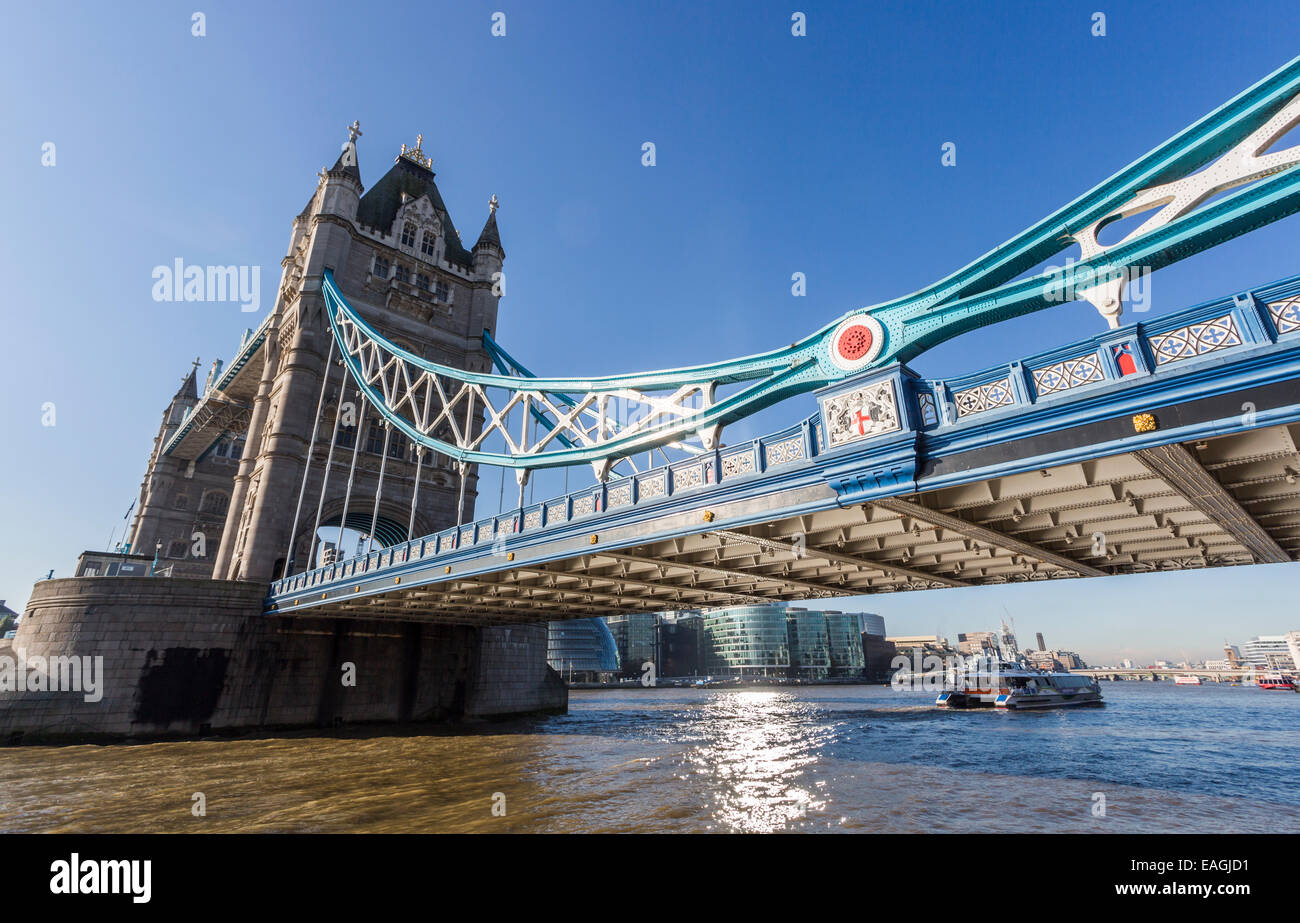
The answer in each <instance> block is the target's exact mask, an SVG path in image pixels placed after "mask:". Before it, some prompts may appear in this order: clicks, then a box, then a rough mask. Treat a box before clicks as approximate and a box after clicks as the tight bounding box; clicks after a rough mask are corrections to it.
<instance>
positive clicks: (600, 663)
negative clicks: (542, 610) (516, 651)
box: [546, 618, 618, 677]
mask: <svg viewBox="0 0 1300 923" xmlns="http://www.w3.org/2000/svg"><path fill="white" fill-rule="evenodd" d="M546 662H547V663H548V664H550V666H551V669H553V670H555V672H557V673H559V674H560V675H561V676H564V677H568V676H570V675H576V674H579V673H581V674H583V675H584V677H586V676H587V675H589V674H593V673H616V672H617V671H618V649H617V648H616V647H615V646H614V636H613V635H612V634H610V631H609V626H607V625H606V624H605V620H604V619H599V618H595V619H571V620H566V621H561V622H550V623H548V625H547V634H546Z"/></svg>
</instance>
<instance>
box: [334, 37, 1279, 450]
mask: <svg viewBox="0 0 1300 923" xmlns="http://www.w3.org/2000/svg"><path fill="white" fill-rule="evenodd" d="M1297 94H1300V57H1298V58H1296V59H1294V60H1292V61H1290V62H1289V63H1287V64H1286V65H1284V66H1283V67H1281V68H1279V69H1278V70H1277V71H1275V72H1274V73H1272V74H1270V75H1269V76H1268V77H1266V78H1264V79H1263V80H1261V81H1260V82H1259V83H1257V84H1255V85H1254V86H1252V87H1250V88H1249V89H1247V90H1245V91H1244V92H1242V93H1241V94H1239V95H1238V96H1236V97H1235V98H1233V99H1232V100H1230V101H1228V102H1227V103H1225V104H1224V105H1222V106H1220V107H1219V108H1218V109H1216V110H1214V111H1213V112H1211V113H1210V114H1208V115H1206V116H1205V117H1204V118H1202V119H1200V120H1199V121H1198V122H1196V123H1195V124H1193V125H1191V126H1189V127H1188V128H1186V129H1184V130H1183V131H1182V132H1180V133H1179V134H1177V135H1176V136H1174V137H1173V138H1171V139H1169V140H1168V141H1166V142H1165V143H1163V144H1161V145H1160V146H1158V147H1157V148H1155V149H1154V150H1152V151H1151V152H1149V153H1148V154H1146V155H1145V156H1143V157H1141V158H1139V159H1138V160H1136V161H1134V162H1133V163H1131V164H1130V165H1129V166H1127V167H1125V168H1124V169H1123V170H1121V171H1119V172H1118V173H1116V174H1115V175H1114V176H1112V177H1110V178H1109V179H1107V180H1105V181H1103V182H1102V183H1100V184H1098V185H1097V186H1096V187H1094V188H1093V189H1092V190H1090V191H1089V192H1087V193H1085V194H1084V195H1082V196H1080V197H1079V198H1077V199H1075V200H1074V201H1073V202H1071V203H1069V204H1068V205H1066V206H1064V207H1063V208H1061V209H1059V210H1057V211H1056V212H1054V213H1052V214H1050V215H1048V216H1047V217H1046V218H1044V219H1042V220H1041V221H1039V222H1038V223H1037V224H1035V225H1033V226H1032V227H1030V228H1028V229H1026V230H1025V231H1023V232H1021V233H1020V234H1018V235H1016V236H1015V237H1013V238H1012V239H1011V240H1008V241H1007V242H1005V243H1003V244H1002V245H1001V246H999V247H997V248H995V249H994V250H992V251H990V252H989V253H987V254H985V255H984V256H982V257H980V258H979V259H977V260H975V261H974V262H972V263H970V264H969V265H967V266H965V267H963V268H962V269H960V270H958V271H957V272H955V273H953V274H951V275H949V276H947V277H945V278H944V279H941V280H939V281H937V282H935V283H933V284H932V285H930V286H927V287H926V288H924V289H921V290H919V291H917V292H914V293H912V294H911V295H907V296H904V297H902V298H898V299H895V300H893V301H888V302H884V303H882V304H879V305H876V306H873V307H870V308H865V309H861V310H859V311H854V312H849V313H848V314H846V315H844V316H843V317H841V318H838V319H836V320H835V321H832V322H831V323H829V324H827V325H826V326H824V327H822V328H821V329H820V330H818V331H816V332H815V333H813V334H811V335H810V336H808V337H805V338H804V339H802V340H800V341H798V342H796V343H793V344H791V345H789V346H786V347H783V348H780V349H777V350H773V351H771V352H767V353H763V354H760V355H756V356H748V357H744V358H739V359H730V360H726V361H723V362H717V363H710V364H706V365H699V366H692V367H688V368H679V369H668V370H662V371H655V372H643V373H637V374H632V375H610V376H598V377H593V378H573V377H536V376H532V375H530V374H529V373H528V372H527V371H526V370H525V369H524V368H523V367H522V366H520V365H518V363H515V362H514V360H512V359H510V358H509V357H508V355H506V354H504V351H502V350H500V349H499V347H498V348H497V349H496V350H494V349H492V346H495V345H496V344H495V343H494V342H493V343H491V344H490V345H489V340H490V338H488V339H485V345H487V346H488V348H489V352H490V353H491V354H492V355H493V358H494V360H496V361H497V362H498V367H500V368H502V370H503V371H508V367H507V366H513V367H514V369H515V371H516V372H517V373H518V374H517V375H510V374H499V375H493V374H481V373H472V372H465V371H462V370H459V369H454V368H451V367H448V366H442V365H439V364H437V363H431V362H428V361H427V360H424V359H422V358H421V357H419V356H415V355H414V354H411V353H409V352H407V351H405V350H402V349H401V348H400V347H397V346H396V345H394V344H392V343H391V342H389V341H387V340H386V339H385V338H384V337H382V336H381V335H380V334H379V333H378V332H377V331H375V330H374V329H373V328H372V327H370V326H369V325H368V324H366V322H365V321H364V320H363V319H362V318H361V317H360V315H359V314H357V312H356V311H355V310H354V309H353V308H352V307H351V305H349V304H348V302H347V300H346V299H345V298H344V296H343V294H342V292H341V291H339V289H338V287H337V285H336V283H335V281H334V279H333V276H332V275H331V274H330V273H329V272H328V271H327V272H326V273H325V277H324V282H323V286H322V288H323V291H324V294H325V298H326V301H327V304H328V306H329V308H330V311H329V314H330V322H331V327H332V329H333V331H334V333H335V336H336V337H338V338H339V342H340V344H341V345H342V344H343V342H344V338H343V336H342V334H341V326H342V322H343V321H345V320H346V321H347V322H348V323H351V324H353V325H355V326H356V328H357V329H359V330H361V331H364V333H365V335H366V336H367V337H369V338H371V340H372V341H373V342H374V343H375V344H377V345H378V346H379V347H380V349H381V350H382V351H383V352H384V353H385V354H387V355H389V356H391V357H394V358H396V359H400V360H401V361H402V362H403V363H406V364H407V365H408V366H409V367H411V368H412V369H415V370H422V371H425V372H431V373H433V374H436V375H438V376H440V377H442V378H443V379H445V380H448V381H450V382H459V383H462V384H467V385H473V386H478V387H481V388H499V389H502V390H504V391H506V392H514V393H519V392H531V393H533V394H536V395H548V396H552V397H554V398H555V400H556V402H557V403H558V404H560V405H563V406H566V407H569V408H572V407H573V406H574V405H575V401H578V400H581V399H583V398H584V397H590V396H591V395H593V394H596V395H614V394H616V393H619V392H639V393H643V394H656V393H658V394H662V393H664V392H671V391H674V390H676V389H679V388H682V387H684V386H688V385H726V384H735V383H742V382H748V383H749V384H747V385H746V387H744V388H742V389H740V390H738V391H737V392H736V393H734V394H731V395H729V396H727V397H725V398H723V399H721V400H718V401H717V402H715V403H711V404H709V405H708V406H707V407H704V408H702V409H701V410H700V411H699V412H698V413H693V414H691V415H690V416H689V417H688V418H684V419H680V420H676V421H667V422H665V423H663V424H662V425H659V426H655V427H649V428H643V429H639V430H637V431H636V432H634V433H631V434H630V435H627V436H617V435H616V436H614V437H613V438H608V439H602V440H600V441H598V442H597V443H595V444H589V445H582V444H579V443H577V442H574V441H572V440H571V439H569V438H566V437H565V436H564V434H563V433H560V434H558V435H555V436H553V437H552V438H553V440H554V441H555V442H557V443H559V445H560V448H556V449H548V448H546V447H545V445H542V446H540V447H539V448H538V449H536V450H530V451H525V452H518V453H500V452H488V451H483V450H481V449H478V448H473V447H468V448H467V447H464V446H460V445H454V444H451V443H448V442H446V441H444V440H440V439H436V438H434V437H432V436H431V435H427V434H426V433H424V432H422V431H421V429H420V428H419V427H417V426H416V425H415V424H414V423H412V422H411V421H408V420H407V419H405V418H404V417H403V416H402V415H401V414H400V413H398V412H397V411H395V410H393V409H392V408H390V407H389V406H387V403H386V401H385V400H384V398H383V395H382V394H381V393H380V392H379V391H378V390H376V389H375V388H374V387H373V386H372V385H370V384H367V383H366V382H364V381H363V380H362V375H361V368H360V362H359V360H358V358H357V357H356V356H354V355H351V354H350V353H349V351H348V350H347V349H346V348H345V349H344V350H343V355H344V361H345V362H346V363H347V364H348V367H349V369H350V370H351V372H352V374H353V377H354V378H355V379H356V380H357V381H358V383H359V384H360V386H361V387H362V389H363V390H364V391H366V393H367V396H368V397H369V398H370V400H371V401H372V402H374V404H375V405H376V406H377V408H378V409H379V411H380V412H381V414H382V415H383V416H384V417H385V418H386V419H387V420H389V421H390V422H391V423H392V424H393V425H394V426H396V427H397V428H398V429H399V430H401V431H402V432H403V433H404V434H405V435H407V436H408V437H409V438H411V439H412V440H414V441H415V442H417V443H419V444H421V445H424V446H425V447H427V448H430V449H433V450H435V451H437V452H440V453H443V454H445V455H448V456H450V457H452V458H457V459H460V460H462V461H466V462H470V463H485V464H492V465H498V466H503V467H510V468H523V469H532V468H544V467H556V466H562V465H572V464H579V463H584V462H588V463H592V462H599V461H601V460H605V459H610V458H617V457H622V456H626V455H631V454H633V453H636V452H641V451H645V450H647V449H651V448H655V447H658V446H662V445H665V444H667V443H669V442H673V441H676V440H680V439H682V438H684V437H686V436H688V435H690V434H692V433H694V432H702V431H705V430H707V429H708V428H709V427H715V426H721V425H725V424H727V423H731V422H734V421H735V420H738V419H741V418H743V417H745V416H748V415H750V414H752V413H754V412H756V411H758V410H761V409H762V408H764V407H768V406H770V405H772V404H775V403H777V402H779V401H781V400H784V399H785V398H787V397H790V396H792V395H795V394H799V393H804V392H807V391H811V390H814V389H816V388H818V387H821V386H823V385H825V384H828V383H830V382H833V381H837V380H840V379H842V378H845V377H847V376H848V375H850V374H857V373H859V372H861V371H863V370H865V369H868V368H874V367H879V366H882V365H885V364H888V363H891V362H895V361H908V360H910V359H911V358H913V357H915V356H916V355H919V354H920V353H921V352H923V351H925V350H926V349H929V348H931V347H933V346H935V345H937V344H938V343H941V342H943V341H945V340H948V339H950V338H952V337H955V336H958V335H960V334H962V333H964V332H967V331H969V330H972V329H974V328H977V327H981V326H985V325H988V324H993V323H998V322H1000V321H1003V320H1008V319H1010V318H1013V317H1017V316H1020V315H1023V314H1027V313H1031V312H1034V311H1039V310H1043V309H1044V308H1049V307H1055V306H1058V305H1060V304H1062V303H1063V301H1062V299H1060V298H1056V299H1053V298H1052V297H1051V296H1050V294H1049V293H1050V292H1052V291H1058V290H1059V289H1060V288H1061V287H1062V286H1064V287H1065V289H1066V290H1067V291H1075V290H1076V289H1078V288H1083V287H1086V284H1095V283H1096V282H1097V281H1099V280H1103V279H1107V278H1113V277H1115V276H1117V275H1118V274H1121V273H1123V272H1126V271H1129V270H1133V269H1139V270H1141V269H1150V270H1155V269H1159V268H1161V267H1163V266H1166V265H1169V264H1171V263H1173V262H1176V261H1178V260H1181V259H1184V258H1186V257H1188V256H1191V255H1193V254H1195V253H1199V252H1201V251H1203V250H1206V249H1210V248H1212V247H1214V246H1217V245H1218V244H1221V243H1223V242H1225V241H1227V240H1230V239H1232V238H1234V237H1237V236H1239V235H1241V234H1244V233H1246V232H1248V231H1250V230H1253V229H1255V228H1258V227H1262V226H1263V225H1266V224H1269V223H1271V222H1273V221H1276V220H1279V219H1281V218H1283V217H1286V216H1288V215H1291V214H1294V213H1296V212H1297V211H1300V164H1297V165H1292V166H1288V167H1287V168H1285V169H1282V170H1280V171H1278V172H1275V173H1274V174H1273V175H1271V176H1264V177H1263V178H1258V179H1255V180H1251V181H1249V182H1248V184H1247V185H1245V186H1244V188H1241V189H1239V190H1238V191H1237V192H1235V193H1232V194H1229V195H1225V196H1223V197H1222V198H1219V199H1217V200H1214V201H1211V202H1210V203H1209V204H1206V205H1203V206H1201V207H1200V208H1197V209H1196V210H1195V211H1191V212H1190V213H1188V214H1184V215H1182V217H1179V218H1176V219H1174V220H1172V221H1170V222H1168V223H1167V224H1164V225H1163V226H1159V227H1156V228H1154V229H1152V230H1149V231H1146V232H1144V233H1142V234H1140V235H1135V236H1131V237H1130V238H1128V239H1126V240H1124V241H1123V242H1122V243H1120V244H1118V245H1115V246H1111V247H1109V248H1106V249H1105V250H1104V251H1103V252H1102V253H1100V254H1098V255H1097V256H1094V257H1093V258H1091V259H1088V260H1083V261H1080V262H1078V263H1075V264H1073V265H1072V266H1070V267H1068V268H1067V269H1065V270H1063V271H1060V272H1056V273H1043V274H1040V275H1038V276H1034V277H1031V278H1027V279H1022V280H1019V281H1011V282H1009V281H1007V280H1009V279H1014V278H1015V277H1016V276H1018V275H1020V274H1021V273H1023V272H1024V271H1025V270H1027V269H1029V268H1030V267H1032V266H1035V265H1038V264H1040V263H1042V262H1043V261H1045V260H1047V259H1049V258H1051V257H1053V256H1054V255H1057V254H1059V253H1061V252H1062V251H1063V250H1065V249H1066V248H1068V247H1070V246H1072V245H1073V244H1074V236H1073V235H1075V234H1078V233H1080V232H1081V231H1084V230H1085V229H1088V228H1089V227H1091V226H1093V225H1094V224H1096V223H1097V222H1102V223H1103V224H1104V223H1105V222H1106V221H1107V219H1110V218H1111V217H1112V216H1116V217H1117V216H1118V215H1119V214H1122V213H1123V209H1124V208H1125V206H1126V205H1128V204H1129V203H1131V202H1133V200H1134V199H1135V197H1136V196H1137V195H1138V194H1140V193H1141V192H1142V191H1144V190H1149V189H1151V188H1152V187H1154V186H1159V185H1161V184H1164V183H1168V182H1171V181H1173V180H1178V179H1181V178H1184V177H1187V176H1189V175H1190V174H1193V173H1195V172H1196V171H1197V170H1198V169H1200V168H1201V167H1203V166H1205V165H1206V164H1209V163H1211V162H1212V161H1214V160H1215V159H1217V158H1219V157H1220V156H1221V155H1223V154H1224V153H1225V152H1227V151H1230V150H1231V149H1233V148H1234V147H1236V146H1237V145H1238V144H1240V143H1241V142H1242V141H1243V140H1244V139H1246V138H1247V137H1248V136H1249V135H1251V134H1252V133H1253V132H1255V131H1256V130H1257V129H1259V128H1260V127H1261V126H1263V125H1265V123H1267V122H1268V121H1269V120H1270V119H1273V118H1274V117H1275V116H1277V115H1278V114H1279V112H1280V111H1281V110H1283V108H1284V107H1285V106H1287V105H1288V103H1291V102H1292V101H1293V100H1294V99H1296V97H1297ZM1256 153H1258V152H1256ZM1066 300H1070V299H1066ZM854 318H858V319H861V321H862V322H863V323H864V324H867V325H868V326H870V327H872V328H873V329H874V336H873V337H872V340H873V342H872V346H873V349H872V352H871V353H870V355H869V356H868V357H867V359H866V361H864V362H860V363H858V364H852V363H850V365H851V367H846V366H845V363H843V362H842V361H837V360H836V357H835V356H834V355H833V354H832V348H831V347H832V341H833V339H834V338H835V337H836V335H837V334H838V333H839V332H841V331H842V330H843V329H844V327H845V325H846V324H850V323H853V322H854V321H853V319H854ZM876 325H878V326H876ZM503 357H504V360H508V362H506V361H503ZM528 406H529V410H528V412H529V414H530V416H531V417H532V419H533V420H534V421H535V422H537V423H538V424H539V425H544V424H548V423H554V422H555V421H554V420H553V415H552V414H550V413H547V412H545V411H542V410H540V409H539V408H537V407H536V405H535V404H530V405H528Z"/></svg>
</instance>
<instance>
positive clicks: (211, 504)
mask: <svg viewBox="0 0 1300 923" xmlns="http://www.w3.org/2000/svg"><path fill="white" fill-rule="evenodd" d="M229 505H230V498H229V497H227V496H226V495H225V494H224V493H222V492H221V491H219V490H210V491H208V492H207V493H206V494H204V495H203V502H202V503H200V504H199V512H200V513H216V514H218V515H219V514H221V513H224V512H225V511H226V508H227V507H228V506H229Z"/></svg>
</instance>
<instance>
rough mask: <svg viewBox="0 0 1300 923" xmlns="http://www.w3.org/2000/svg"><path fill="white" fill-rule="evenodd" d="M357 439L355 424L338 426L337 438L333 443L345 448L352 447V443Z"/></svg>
mask: <svg viewBox="0 0 1300 923" xmlns="http://www.w3.org/2000/svg"><path fill="white" fill-rule="evenodd" d="M356 441H357V428H356V427H355V426H340V427H339V434H338V438H336V439H335V440H334V444H335V445H337V446H342V447H343V448H345V449H350V448H352V444H353V443H354V442H356Z"/></svg>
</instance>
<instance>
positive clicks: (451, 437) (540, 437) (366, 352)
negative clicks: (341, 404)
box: [334, 311, 720, 478]
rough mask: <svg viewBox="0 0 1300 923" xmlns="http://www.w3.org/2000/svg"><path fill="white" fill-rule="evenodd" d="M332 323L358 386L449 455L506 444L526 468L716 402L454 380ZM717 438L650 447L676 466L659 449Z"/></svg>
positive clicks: (703, 394) (714, 430) (674, 422)
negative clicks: (531, 461)
mask: <svg viewBox="0 0 1300 923" xmlns="http://www.w3.org/2000/svg"><path fill="white" fill-rule="evenodd" d="M334 323H335V324H336V326H337V329H338V331H339V338H340V341H341V343H342V345H343V348H344V350H345V352H346V354H347V355H348V356H350V357H352V358H353V359H354V360H355V367H356V368H358V369H359V370H360V379H361V383H362V384H363V385H365V386H366V387H368V388H369V389H370V390H372V391H373V392H374V393H375V394H376V395H377V396H378V397H379V398H381V399H382V402H383V407H384V408H385V409H386V410H388V411H389V412H391V413H392V414H394V415H396V416H399V417H401V418H402V419H403V420H405V421H406V423H407V424H408V425H409V426H410V427H411V428H412V429H414V430H415V431H417V432H418V433H419V434H420V435H421V436H423V437H424V440H425V442H426V443H432V444H435V445H437V447H438V448H439V449H441V450H442V451H444V452H445V453H446V454H448V455H450V456H452V457H457V456H458V454H459V452H477V451H480V450H482V449H483V448H484V446H485V445H486V443H487V442H488V440H489V439H491V438H492V437H494V436H499V437H500V438H501V440H502V441H503V442H504V444H505V452H506V453H507V454H509V455H511V456H514V457H516V458H519V459H521V460H523V461H524V462H525V464H526V461H527V458H528V457H529V456H537V455H539V454H540V453H542V452H547V451H554V450H555V449H563V448H569V447H574V448H579V449H599V448H600V447H602V446H603V445H606V444H608V443H609V442H611V441H612V440H614V439H616V438H617V439H620V440H622V439H625V438H627V437H637V436H653V434H654V433H656V432H658V431H660V430H663V429H674V430H679V429H681V428H682V424H683V423H684V422H685V423H689V421H690V419H691V418H692V417H698V416H700V415H702V414H704V413H705V412H706V411H707V410H708V409H709V408H710V407H711V406H712V405H713V402H714V391H715V386H714V384H713V383H696V384H686V385H681V386H679V387H677V388H675V389H673V390H667V389H666V390H665V391H664V392H663V393H662V394H655V393H647V392H644V391H638V390H633V389H629V388H625V387H620V388H613V389H610V390H597V389H593V390H589V391H586V392H585V393H581V394H565V395H564V396H563V397H561V396H560V395H559V394H558V393H557V392H554V391H546V390H541V389H538V388H529V387H527V382H528V381H530V380H531V379H529V378H527V377H523V376H518V377H513V376H512V377H509V379H508V381H509V384H506V383H504V382H503V383H501V384H482V383H480V382H475V381H457V380H454V379H450V378H447V377H446V376H442V375H439V374H437V373H435V372H433V371H430V370H429V369H426V368H422V367H421V366H420V365H419V364H418V363H417V362H415V361H412V360H413V359H414V357H411V356H409V355H403V354H402V353H401V351H400V350H399V349H397V348H395V347H392V346H390V345H389V344H387V343H385V342H384V341H382V340H379V339H376V338H374V337H372V336H371V335H370V333H369V332H368V331H366V330H365V329H363V328H362V327H361V326H359V325H358V324H357V323H356V321H355V320H354V319H353V318H352V317H350V316H349V315H348V314H347V313H346V312H344V311H336V312H335V315H334ZM480 377H483V378H489V379H490V378H497V377H501V376H480ZM566 398H567V400H566ZM480 413H482V414H483V419H484V422H483V426H482V429H480V430H479V431H478V433H477V434H475V433H474V432H473V421H474V420H475V418H476V416H477V415H478V414H480ZM539 414H540V416H539ZM719 431H720V427H711V428H706V429H705V431H704V432H702V433H699V434H696V436H695V437H694V438H691V439H682V440H674V441H672V442H669V443H667V444H666V445H663V446H659V447H656V449H655V450H656V451H659V452H660V453H661V455H662V456H663V460H664V461H665V462H669V461H672V460H673V459H672V458H671V457H670V456H669V455H668V454H667V453H666V452H665V451H664V449H669V448H671V449H676V450H678V451H679V452H681V453H684V454H686V455H695V454H698V453H700V452H702V451H705V450H706V449H712V448H713V446H714V445H715V444H716V439H717V435H718V432H719ZM566 442H567V444H568V445H565V443H566ZM642 457H643V458H644V457H645V456H642ZM620 463H627V464H628V466H629V467H631V468H632V470H633V471H636V470H638V469H637V467H636V464H635V462H634V460H633V457H632V456H630V455H624V456H621V457H616V458H607V459H601V460H600V461H598V462H595V463H594V467H595V468H596V473H597V475H598V476H599V477H602V478H603V477H604V476H606V475H607V474H608V473H610V472H611V471H612V470H613V469H614V468H615V467H616V466H617V465H618V464H620ZM523 470H526V469H523Z"/></svg>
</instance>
